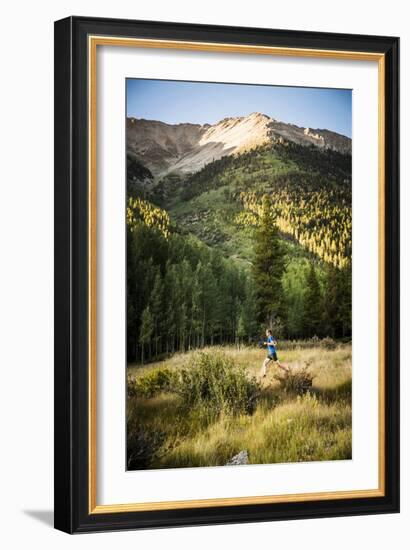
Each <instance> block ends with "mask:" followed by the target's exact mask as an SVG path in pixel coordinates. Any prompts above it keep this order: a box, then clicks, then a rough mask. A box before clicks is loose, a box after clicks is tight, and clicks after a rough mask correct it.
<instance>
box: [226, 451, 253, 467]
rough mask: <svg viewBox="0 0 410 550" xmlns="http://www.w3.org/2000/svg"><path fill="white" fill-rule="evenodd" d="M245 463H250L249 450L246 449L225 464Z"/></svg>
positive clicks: (236, 464)
mask: <svg viewBox="0 0 410 550" xmlns="http://www.w3.org/2000/svg"><path fill="white" fill-rule="evenodd" d="M243 464H248V451H247V450H246V449H245V450H244V451H241V452H240V453H238V454H237V455H235V456H233V457H232V458H231V460H230V461H229V462H227V463H226V465H225V466H242V465H243Z"/></svg>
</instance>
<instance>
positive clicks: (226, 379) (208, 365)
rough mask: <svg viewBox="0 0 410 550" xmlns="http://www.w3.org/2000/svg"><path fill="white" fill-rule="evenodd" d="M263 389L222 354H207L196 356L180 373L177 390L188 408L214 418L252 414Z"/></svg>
mask: <svg viewBox="0 0 410 550" xmlns="http://www.w3.org/2000/svg"><path fill="white" fill-rule="evenodd" d="M260 389H261V388H260V385H259V383H258V382H257V380H256V378H250V377H249V376H248V375H247V373H246V369H245V367H243V366H241V365H237V364H236V363H235V362H234V361H233V360H231V359H230V358H228V357H224V356H223V355H222V354H219V353H215V354H211V353H205V352H200V353H197V354H195V356H194V358H193V360H192V362H191V364H190V365H189V366H188V367H186V368H184V369H181V371H180V372H179V380H178V383H177V385H176V387H175V391H176V392H177V393H178V394H179V395H180V396H181V398H182V402H183V403H184V406H185V407H187V408H189V409H193V408H197V409H201V410H202V411H203V412H204V413H205V414H206V415H208V416H213V417H217V416H218V415H219V414H220V413H222V412H223V413H224V414H228V415H237V414H252V413H253V411H254V408H255V405H256V401H257V398H258V396H259V394H260Z"/></svg>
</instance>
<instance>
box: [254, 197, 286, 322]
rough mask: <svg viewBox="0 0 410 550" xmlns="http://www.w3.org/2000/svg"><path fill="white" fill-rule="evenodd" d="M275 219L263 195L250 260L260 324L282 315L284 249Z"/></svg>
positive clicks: (266, 198)
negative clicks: (252, 256)
mask: <svg viewBox="0 0 410 550" xmlns="http://www.w3.org/2000/svg"><path fill="white" fill-rule="evenodd" d="M275 221H276V220H275V214H274V212H273V209H272V205H271V201H270V199H269V197H268V196H265V197H264V198H263V206H262V215H261V219H260V223H259V227H258V228H257V230H256V234H255V247H254V263H253V277H254V281H255V302H256V317H257V320H258V322H259V323H260V324H266V323H269V324H271V323H272V322H273V320H274V319H276V318H283V289H282V276H283V273H284V271H285V251H284V247H283V245H282V243H281V242H280V240H279V232H278V228H277V225H276V223H275Z"/></svg>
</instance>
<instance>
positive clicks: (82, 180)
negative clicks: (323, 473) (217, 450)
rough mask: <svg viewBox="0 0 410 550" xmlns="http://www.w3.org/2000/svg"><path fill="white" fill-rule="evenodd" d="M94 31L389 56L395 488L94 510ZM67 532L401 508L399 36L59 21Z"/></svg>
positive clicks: (59, 309)
mask: <svg viewBox="0 0 410 550" xmlns="http://www.w3.org/2000/svg"><path fill="white" fill-rule="evenodd" d="M90 35H103V36H119V37H135V38H147V39H162V40H183V41H192V42H207V43H223V44H241V45H257V46H275V47H289V48H304V49H316V50H329V51H332V50H343V51H346V52H377V53H381V54H383V55H384V58H385V95H384V100H385V140H384V144H385V151H384V155H385V174H384V176H385V182H386V184H385V228H384V239H385V259H386V261H385V289H384V297H385V324H384V326H385V408H384V414H385V418H384V420H385V430H386V438H385V455H384V456H385V494H384V496H381V497H373V498H354V499H335V500H331V499H330V500H312V501H304V502H296V501H295V502H283V503H273V504H245V505H239V506H238V505H235V506H216V507H204V508H201V507H199V508H188V509H172V510H157V511H123V512H112V513H98V514H94V513H90V510H89V453H88V450H89V439H88V438H89V373H88V361H89V340H88V335H89V332H88V318H89V262H88V257H89V243H88V238H87V235H88V223H89V194H88V154H89V152H88V151H89V149H88V135H89V134H88V133H89V128H88V110H87V109H88V104H87V97H88V58H87V55H88V53H87V52H88V50H87V40H88V37H89V36H90ZM54 128H55V153H54V154H55V386H54V389H55V417H54V420H55V432H54V435H55V488H54V499H55V527H56V528H57V529H60V530H62V531H65V532H67V533H81V532H92V531H109V530H123V529H137V528H153V527H174V526H188V525H207V524H221V523H243V522H257V521H273V520H285V519H286V520H289V519H300V518H304V519H306V518H319V517H332V516H351V515H357V514H381V513H393V512H398V511H399V39H398V38H395V37H383V36H361V35H350V34H330V33H315V32H305V31H303V32H302V31H288V30H272V29H255V28H239V27H222V26H214V25H212V26H211V25H197V24H182V23H163V22H152V21H131V20H116V19H99V18H92V17H68V18H66V19H63V20H60V21H57V22H56V23H55V126H54Z"/></svg>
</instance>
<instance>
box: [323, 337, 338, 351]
mask: <svg viewBox="0 0 410 550" xmlns="http://www.w3.org/2000/svg"><path fill="white" fill-rule="evenodd" d="M320 345H321V347H322V348H324V349H328V350H332V349H336V347H337V344H336V342H335V341H334V340H333V338H330V337H329V336H327V337H326V338H323V340H322V341H321V342H320Z"/></svg>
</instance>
